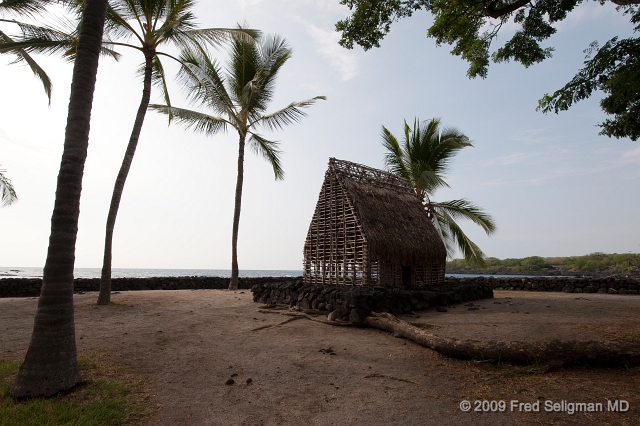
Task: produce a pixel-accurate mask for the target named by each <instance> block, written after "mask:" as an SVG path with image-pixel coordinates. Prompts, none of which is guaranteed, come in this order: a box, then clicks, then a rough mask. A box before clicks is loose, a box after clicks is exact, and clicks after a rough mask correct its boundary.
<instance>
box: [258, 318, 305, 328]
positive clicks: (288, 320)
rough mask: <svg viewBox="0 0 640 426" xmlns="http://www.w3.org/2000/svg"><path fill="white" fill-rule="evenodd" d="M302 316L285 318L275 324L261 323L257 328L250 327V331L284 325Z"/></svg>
mask: <svg viewBox="0 0 640 426" xmlns="http://www.w3.org/2000/svg"><path fill="white" fill-rule="evenodd" d="M302 318H304V317H303V316H294V317H293V318H289V319H287V320H284V321H282V322H279V323H277V324H269V325H263V326H262V327H257V328H252V329H251V331H258V330H264V329H265V328H271V327H278V326H280V325H284V324H286V323H289V322H291V321H295V320H299V319H302Z"/></svg>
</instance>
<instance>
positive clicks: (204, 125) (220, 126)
mask: <svg viewBox="0 0 640 426" xmlns="http://www.w3.org/2000/svg"><path fill="white" fill-rule="evenodd" d="M149 109H150V110H152V111H156V112H159V113H161V114H166V115H170V116H171V117H172V118H173V119H174V120H176V121H177V122H178V123H179V124H181V125H183V126H184V127H185V128H187V129H193V131H194V132H196V133H204V134H205V135H215V134H216V133H220V132H226V131H227V125H229V124H231V123H229V122H228V121H227V120H225V119H224V118H221V117H214V116H211V115H207V114H203V113H201V112H198V111H192V110H189V109H183V108H176V107H170V106H167V105H157V104H151V105H149Z"/></svg>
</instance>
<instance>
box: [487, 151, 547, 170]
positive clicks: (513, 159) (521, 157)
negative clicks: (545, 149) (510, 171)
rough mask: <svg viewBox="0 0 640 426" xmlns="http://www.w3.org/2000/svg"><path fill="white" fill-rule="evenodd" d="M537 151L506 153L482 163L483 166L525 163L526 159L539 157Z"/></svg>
mask: <svg viewBox="0 0 640 426" xmlns="http://www.w3.org/2000/svg"><path fill="white" fill-rule="evenodd" d="M537 156H538V154H537V153H535V152H517V153H515V154H510V155H505V156H502V157H497V158H492V159H491V160H487V161H485V162H484V163H482V165H483V166H485V167H488V166H507V165H509V164H519V163H523V162H524V161H525V160H527V159H530V158H533V157H537Z"/></svg>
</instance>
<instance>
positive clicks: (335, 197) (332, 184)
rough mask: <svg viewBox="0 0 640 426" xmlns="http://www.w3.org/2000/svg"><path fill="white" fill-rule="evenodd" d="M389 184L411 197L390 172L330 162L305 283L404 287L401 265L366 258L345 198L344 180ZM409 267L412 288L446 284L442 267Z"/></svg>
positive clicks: (307, 255)
mask: <svg viewBox="0 0 640 426" xmlns="http://www.w3.org/2000/svg"><path fill="white" fill-rule="evenodd" d="M345 178H347V179H350V180H355V181H358V182H366V183H368V184H374V185H378V186H390V187H393V189H394V190H396V191H398V190H401V191H407V192H409V193H411V194H413V189H412V188H411V186H410V185H409V183H408V182H407V181H406V180H405V179H402V178H399V177H397V176H395V175H393V174H391V173H387V172H384V171H381V170H377V169H373V168H371V167H367V166H363V165H361V164H356V163H351V162H348V161H337V160H335V159H334V158H331V159H330V160H329V170H327V173H326V175H325V180H324V183H323V185H322V189H321V190H320V195H319V197H318V203H317V205H316V210H315V212H314V214H313V219H312V221H311V225H310V227H309V232H308V234H307V240H306V242H305V246H304V268H303V275H304V277H303V278H304V282H305V284H321V285H327V284H332V285H384V286H389V287H402V286H403V283H402V265H399V264H395V263H391V262H389V261H383V260H380V259H375V260H374V259H370V258H369V247H368V244H367V238H366V235H365V234H364V232H363V230H362V226H361V224H360V221H359V219H358V217H357V215H356V213H355V209H354V207H353V205H352V203H351V200H350V199H349V197H348V196H347V193H346V189H345V185H344V179H345ZM410 266H411V283H410V286H411V287H418V288H420V287H427V286H433V285H438V284H442V283H443V282H444V266H439V265H435V264H431V263H430V262H426V264H423V265H410Z"/></svg>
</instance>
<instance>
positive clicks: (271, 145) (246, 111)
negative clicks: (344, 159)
mask: <svg viewBox="0 0 640 426" xmlns="http://www.w3.org/2000/svg"><path fill="white" fill-rule="evenodd" d="M230 50H231V52H230V58H229V62H228V65H227V72H226V73H225V74H223V73H222V70H221V67H220V66H219V65H218V63H217V62H216V61H215V60H211V59H210V58H209V57H208V56H207V55H206V53H205V52H204V51H202V50H199V51H194V50H185V51H183V53H182V55H181V60H182V62H183V63H184V65H183V67H182V68H181V71H180V74H179V78H180V79H181V80H182V82H183V83H184V85H185V89H186V90H187V93H189V97H190V99H191V101H192V103H194V104H196V105H197V106H201V107H204V108H208V109H210V110H211V115H209V114H206V113H202V112H198V111H193V110H188V109H182V108H175V107H172V106H170V105H151V108H152V109H154V110H156V111H158V112H161V113H164V114H167V115H168V116H170V117H173V118H174V119H175V120H177V121H178V122H179V123H181V124H184V125H185V126H186V127H187V128H193V129H194V130H195V131H196V132H202V133H204V134H206V135H215V134H216V133H219V132H225V131H226V130H227V128H228V127H231V128H233V129H235V130H236V131H237V132H238V137H239V141H238V176H237V180H236V194H235V207H234V213H233V231H232V236H231V280H230V282H229V289H230V290H235V289H237V288H238V272H239V271H238V227H239V224H240V207H241V202H242V183H243V176H244V149H245V143H246V144H248V145H249V146H250V147H251V148H252V149H253V150H254V151H255V152H256V154H258V155H261V156H263V157H264V158H265V159H266V160H267V161H268V162H269V163H270V164H271V166H272V167H273V173H274V175H275V178H276V179H283V178H284V171H283V170H282V166H281V164H280V150H278V142H275V141H270V140H267V139H265V138H264V137H262V136H261V135H260V134H258V133H256V130H255V128H256V127H258V126H263V127H266V128H267V129H271V130H278V129H281V128H282V127H284V126H286V125H289V124H292V123H295V122H298V121H299V120H300V119H301V118H302V117H304V116H306V114H305V113H304V111H302V109H301V108H305V107H308V106H310V105H312V104H313V103H315V102H316V101H317V100H318V99H326V98H325V97H324V96H316V97H314V98H311V99H307V100H304V101H300V102H292V103H290V104H289V105H287V106H286V107H284V108H282V109H280V110H278V111H275V112H272V113H269V114H267V113H266V110H267V106H268V104H269V101H271V98H272V97H273V92H274V90H275V81H276V76H277V75H278V71H280V68H281V67H282V65H284V63H285V62H287V60H288V59H289V58H290V57H291V53H292V51H291V49H290V48H289V46H288V45H287V42H286V41H285V40H284V39H283V38H281V37H279V36H269V37H265V38H260V39H258V40H248V39H246V38H240V37H233V41H232V45H231V49H230Z"/></svg>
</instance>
